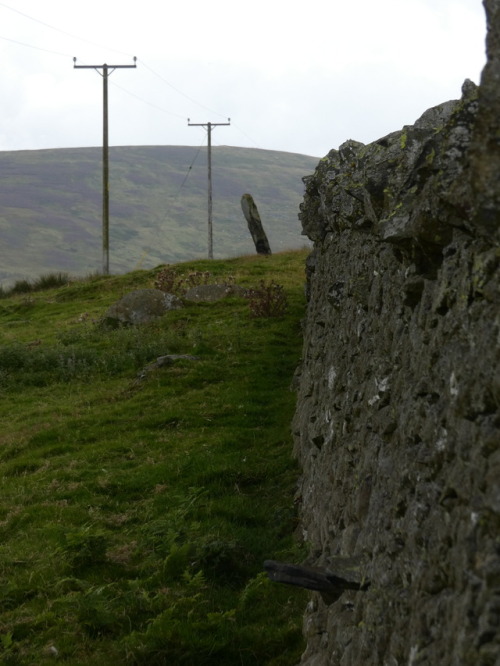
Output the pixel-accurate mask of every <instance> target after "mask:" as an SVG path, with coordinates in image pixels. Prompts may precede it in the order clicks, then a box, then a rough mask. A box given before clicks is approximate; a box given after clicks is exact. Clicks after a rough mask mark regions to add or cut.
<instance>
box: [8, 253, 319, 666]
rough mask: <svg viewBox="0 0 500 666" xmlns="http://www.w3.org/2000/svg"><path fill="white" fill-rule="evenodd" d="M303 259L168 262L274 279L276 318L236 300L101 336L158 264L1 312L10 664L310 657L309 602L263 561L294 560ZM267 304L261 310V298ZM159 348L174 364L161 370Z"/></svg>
mask: <svg viewBox="0 0 500 666" xmlns="http://www.w3.org/2000/svg"><path fill="white" fill-rule="evenodd" d="M305 258H306V252H304V251H296V252H287V253H276V254H274V255H273V256H272V257H259V256H256V255H254V256H247V257H242V258H232V259H227V260H214V261H209V260H203V261H195V262H189V263H184V264H176V265H175V267H173V268H172V269H171V270H175V271H176V274H177V275H178V276H179V278H180V277H184V278H187V277H189V276H191V278H192V277H193V276H196V275H198V276H202V277H203V279H205V276H206V272H207V271H210V282H212V283H219V284H224V283H226V284H227V283H229V282H233V281H234V283H235V284H236V285H240V286H241V287H246V288H251V289H257V290H258V289H259V285H260V284H261V281H262V280H263V279H264V280H265V281H266V283H269V281H270V280H271V281H274V282H275V283H277V282H278V281H279V285H280V286H281V287H282V289H283V292H282V293H283V294H284V295H285V296H286V299H287V304H288V307H287V308H286V310H279V311H278V312H276V310H273V312H274V314H280V313H281V314H280V316H269V317H264V316H261V317H256V316H252V312H253V310H252V309H251V308H250V307H249V305H250V304H251V303H252V300H250V301H249V300H248V299H247V298H243V297H241V296H233V297H231V298H225V299H222V300H220V301H216V302H211V303H210V302H209V303H206V302H205V303H203V302H201V303H193V302H189V301H185V302H184V304H183V306H182V307H181V308H180V309H177V310H173V311H170V312H168V313H167V314H166V315H164V316H163V317H162V318H159V319H158V320H156V321H153V322H151V323H149V324H143V325H141V326H138V327H134V326H129V327H121V328H107V327H105V326H103V325H102V318H103V315H104V314H105V312H106V310H107V308H108V306H109V305H110V304H111V303H113V302H115V301H116V300H117V299H118V298H119V297H121V296H122V295H123V294H125V293H128V292H130V291H132V290H135V289H140V288H150V287H152V286H153V285H154V283H155V281H156V279H157V277H158V269H154V270H151V271H145V270H140V271H134V272H132V273H128V274H126V275H122V276H108V277H102V276H93V277H91V278H89V279H87V280H82V281H75V282H72V283H70V284H67V285H65V286H63V287H60V288H58V289H50V290H44V291H38V292H36V293H34V294H31V295H30V298H26V297H25V295H23V294H15V295H11V296H9V297H8V298H5V299H3V300H2V302H1V306H0V422H1V423H2V430H1V431H0V478H1V479H2V494H1V500H0V663H1V664H5V666H8V665H10V666H14V665H15V664H37V666H43V665H44V664H52V663H54V661H60V662H61V663H65V664H74V665H75V666H76V665H78V666H86V665H90V664H92V666H96V665H102V666H104V665H108V664H123V665H128V664H130V665H131V666H132V665H133V666H138V665H140V664H142V665H143V666H146V665H147V666H165V665H166V664H172V665H173V664H175V665H176V666H182V665H184V666H192V665H193V664H196V666H234V665H235V664H239V665H240V666H290V664H296V663H297V662H298V661H299V658H300V654H301V652H302V650H303V647H304V646H303V642H302V637H301V623H302V619H301V618H302V610H303V607H304V606H305V603H306V597H305V594H304V592H303V591H301V590H298V589H297V590H292V591H290V589H288V588H286V587H285V586H279V585H277V584H275V583H272V582H271V581H270V580H268V578H267V576H266V574H265V572H264V571H263V562H264V560H265V559H268V558H271V559H279V560H285V561H301V559H302V556H303V553H302V549H301V548H300V545H299V544H297V542H296V541H295V539H294V537H293V534H294V532H295V530H296V527H297V517H296V503H295V501H294V493H295V489H296V481H297V475H298V470H297V466H296V464H295V462H294V461H293V460H292V456H291V448H292V446H291V445H292V442H291V433H290V421H291V418H292V414H293V408H294V404H295V395H294V393H293V392H291V391H290V383H291V381H292V376H293V373H294V370H295V367H296V366H297V363H298V359H299V356H300V348H301V342H302V336H301V325H300V322H301V319H302V317H303V316H304V300H305V299H304V262H305ZM177 293H179V292H177ZM179 295H180V296H182V293H179ZM257 302H260V305H261V306H264V307H263V310H264V314H265V311H266V308H267V306H269V305H270V300H269V299H268V298H267V297H266V296H265V295H264V296H260V297H259V296H257ZM261 314H262V312H261ZM165 355H173V356H172V363H171V365H168V364H161V365H159V364H157V363H155V361H156V359H158V357H163V358H164V359H165V358H166V356H165Z"/></svg>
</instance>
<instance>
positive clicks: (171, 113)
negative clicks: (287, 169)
mask: <svg viewBox="0 0 500 666" xmlns="http://www.w3.org/2000/svg"><path fill="white" fill-rule="evenodd" d="M0 7H4V8H5V9H8V10H10V11H12V12H15V13H16V14H19V15H20V16H23V17H24V18H27V19H29V20H30V21H34V22H35V23H39V24H40V25H43V26H45V27H47V28H50V29H51V30H54V31H56V32H59V33H61V34H63V35H66V36H68V37H71V38H72V39H77V40H79V41H82V42H86V43H88V44H92V45H93V46H98V47H99V48H106V49H107V50H111V51H114V52H115V53H119V54H120V55H126V56H128V57H133V56H131V55H130V54H129V53H125V52H124V51H120V50H118V49H114V48H111V47H109V46H106V47H104V46H103V45H102V44H99V43H97V42H94V41H92V40H89V39H86V38H85V37H81V36H79V35H74V34H72V33H70V32H68V31H66V30H62V29H61V28H58V27H56V26H54V25H51V24H50V23H47V22H46V21H42V20H40V19H38V18H35V17H34V16H30V15H29V14H26V13H25V12H22V11H20V10H18V9H15V8H14V7H11V6H10V5H7V4H6V3H4V2H0ZM0 39H2V40H4V41H8V42H11V43H14V44H18V45H19V46H24V47H26V48H30V49H34V50H37V51H41V52H45V53H50V54H53V55H58V56H62V57H64V58H70V57H72V56H71V55H69V54H67V53H62V52H60V51H54V50H51V49H46V48H43V47H40V46H35V45H33V44H27V43H25V42H21V41H18V40H15V39H11V38H9V37H4V36H2V35H0ZM138 62H140V63H141V65H142V66H143V67H144V68H145V69H147V70H148V71H149V72H150V73H151V74H153V75H154V76H156V77H157V78H158V79H160V80H161V81H162V82H163V83H164V84H165V85H167V86H168V87H169V88H171V89H172V90H174V91H175V92H176V93H177V94H178V95H181V96H182V97H184V98H185V99H187V100H188V101H189V102H191V103H193V104H196V106H199V107H200V108H202V109H204V110H206V111H209V112H210V113H214V114H216V115H217V116H220V117H224V118H226V117H227V116H226V115H224V114H222V113H220V112H219V111H216V110H215V109H212V108H210V107H208V106H207V105H205V104H203V103H202V102H200V101H198V100H196V99H195V98H193V97H191V96H189V95H187V94H186V93H184V92H183V91H182V90H180V89H179V88H177V87H176V86H174V85H173V84H172V83H170V82H169V81H167V79H165V77H163V76H162V75H161V74H159V73H158V72H157V71H155V70H154V69H153V68H152V67H151V66H150V65H148V63H146V62H145V61H143V60H142V59H141V60H138ZM111 84H112V85H113V86H115V87H116V88H119V89H120V90H122V91H123V92H125V93H126V94H128V95H130V96H131V97H134V98H135V99H137V100H139V101H140V102H142V103H143V104H146V105H147V106H150V107H152V108H154V109H156V110H158V111H161V112H162V113H166V114H168V115H171V116H173V117H176V118H184V116H181V115H180V114H178V113H175V112H173V111H169V110H167V109H165V108H163V107H161V106H159V105H158V104H155V103H153V102H150V101H148V100H146V99H144V98H143V97H141V96H140V95H137V94H136V93H134V92H132V91H130V90H128V89H127V88H125V87H123V86H121V85H119V84H118V83H115V82H114V81H111ZM232 124H233V126H234V127H235V129H237V130H238V131H239V132H241V134H243V135H244V136H246V137H247V138H248V139H249V140H250V141H251V142H252V143H253V144H254V145H255V146H256V147H259V144H258V143H257V142H256V141H255V140H254V139H253V138H252V137H251V136H249V135H248V134H247V133H246V132H245V131H244V130H243V129H242V128H241V127H239V126H238V125H237V124H235V123H234V121H233V123H232Z"/></svg>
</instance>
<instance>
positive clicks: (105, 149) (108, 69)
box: [73, 56, 137, 275]
mask: <svg viewBox="0 0 500 666" xmlns="http://www.w3.org/2000/svg"><path fill="white" fill-rule="evenodd" d="M136 63H137V58H136V57H135V56H134V64H133V65H108V64H106V63H104V64H103V65H77V64H76V58H73V68H74V69H95V70H96V72H97V73H98V74H100V76H102V80H103V91H102V108H103V111H102V117H103V120H102V135H103V136H102V271H103V273H104V275H108V274H109V146H108V76H109V75H110V74H112V73H113V72H114V71H115V69H134V68H136V67H137V64H136ZM101 69H102V73H101V72H100V71H99V70H101Z"/></svg>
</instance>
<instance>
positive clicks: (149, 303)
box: [103, 289, 182, 327]
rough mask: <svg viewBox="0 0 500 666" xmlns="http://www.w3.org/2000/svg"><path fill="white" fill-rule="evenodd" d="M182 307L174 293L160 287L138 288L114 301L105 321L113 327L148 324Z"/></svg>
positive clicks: (104, 318)
mask: <svg viewBox="0 0 500 666" xmlns="http://www.w3.org/2000/svg"><path fill="white" fill-rule="evenodd" d="M180 307H182V306H181V302H180V300H179V299H178V298H177V296H175V295H174V294H167V293H166V292H164V291H161V290H160V289H137V290H136V291H131V292H130V293H129V294H125V296H123V298H121V299H120V300H119V301H117V302H116V303H113V305H111V306H110V307H109V308H108V309H107V311H106V313H105V315H104V317H103V323H104V324H105V325H106V326H111V327H118V326H121V325H125V326H126V325H139V324H147V323H149V322H151V321H154V320H155V319H158V318H159V317H162V316H163V315H164V314H165V313H166V312H168V311H169V310H175V309H177V308H180Z"/></svg>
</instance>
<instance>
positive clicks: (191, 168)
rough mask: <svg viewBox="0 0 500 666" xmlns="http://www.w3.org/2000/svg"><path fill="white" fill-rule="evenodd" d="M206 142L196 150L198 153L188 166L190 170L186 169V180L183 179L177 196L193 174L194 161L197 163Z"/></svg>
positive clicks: (176, 195)
mask: <svg viewBox="0 0 500 666" xmlns="http://www.w3.org/2000/svg"><path fill="white" fill-rule="evenodd" d="M204 144H205V141H203V143H202V144H201V145H200V147H199V148H198V150H197V151H196V155H195V156H194V159H193V161H192V162H191V164H190V165H189V167H188V170H187V171H186V175H185V176H184V180H183V181H182V183H181V184H180V187H179V189H178V191H177V193H176V194H175V198H177V197H178V196H179V194H180V192H181V190H182V188H183V187H184V185H185V184H186V181H187V179H188V178H189V176H190V175H191V171H192V170H193V167H194V163H195V162H196V160H197V159H198V156H199V154H200V152H201V149H202V148H203V146H204Z"/></svg>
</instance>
